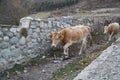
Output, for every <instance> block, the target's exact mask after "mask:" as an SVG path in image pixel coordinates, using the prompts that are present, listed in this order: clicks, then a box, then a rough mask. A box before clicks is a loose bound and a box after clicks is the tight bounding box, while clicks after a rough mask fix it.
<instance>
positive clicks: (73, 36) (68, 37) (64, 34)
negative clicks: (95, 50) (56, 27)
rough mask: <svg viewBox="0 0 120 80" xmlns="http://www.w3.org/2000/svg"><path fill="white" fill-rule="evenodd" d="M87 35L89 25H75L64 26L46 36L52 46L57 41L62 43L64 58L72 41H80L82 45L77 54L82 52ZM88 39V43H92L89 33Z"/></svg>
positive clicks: (66, 56) (88, 33) (55, 44)
mask: <svg viewBox="0 0 120 80" xmlns="http://www.w3.org/2000/svg"><path fill="white" fill-rule="evenodd" d="M88 35H90V27H89V26H85V25H78V26H75V27H69V28H65V29H63V30H61V31H58V32H54V33H52V34H50V35H48V37H49V38H50V39H52V46H54V47H56V46H57V44H59V43H60V44H62V45H63V48H64V55H65V58H68V47H69V46H70V45H72V44H73V43H77V42H81V41H82V46H81V49H80V52H79V55H80V54H81V53H82V50H83V49H84V50H85V49H86V42H87V36H88ZM90 40H91V43H90V44H92V37H91V35H90Z"/></svg>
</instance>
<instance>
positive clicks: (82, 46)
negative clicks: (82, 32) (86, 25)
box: [79, 37, 87, 55]
mask: <svg viewBox="0 0 120 80" xmlns="http://www.w3.org/2000/svg"><path fill="white" fill-rule="evenodd" d="M86 43H87V40H86V37H85V38H83V40H82V45H81V49H80V52H79V55H80V54H81V53H82V51H83V49H84V50H85V49H86Z"/></svg>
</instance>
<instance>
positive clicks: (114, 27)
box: [104, 22, 120, 41]
mask: <svg viewBox="0 0 120 80" xmlns="http://www.w3.org/2000/svg"><path fill="white" fill-rule="evenodd" d="M119 27H120V25H119V24H118V23H116V22H114V23H110V24H109V25H108V26H105V27H104V33H105V34H106V33H108V34H109V39H108V40H109V41H111V38H112V36H113V35H115V34H117V33H118V31H119Z"/></svg>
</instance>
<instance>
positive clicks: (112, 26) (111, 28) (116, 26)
mask: <svg viewBox="0 0 120 80" xmlns="http://www.w3.org/2000/svg"><path fill="white" fill-rule="evenodd" d="M108 27H109V28H108V29H109V31H111V32H115V33H117V32H118V30H119V27H120V26H119V24H118V23H111V24H109V26H108Z"/></svg>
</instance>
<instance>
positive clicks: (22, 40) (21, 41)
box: [19, 36, 26, 45]
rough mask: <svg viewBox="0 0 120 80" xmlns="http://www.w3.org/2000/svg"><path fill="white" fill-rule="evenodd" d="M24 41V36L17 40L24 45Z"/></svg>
mask: <svg viewBox="0 0 120 80" xmlns="http://www.w3.org/2000/svg"><path fill="white" fill-rule="evenodd" d="M25 43H26V39H25V37H24V36H22V38H21V39H20V40H19V44H21V45H24V44H25Z"/></svg>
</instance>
